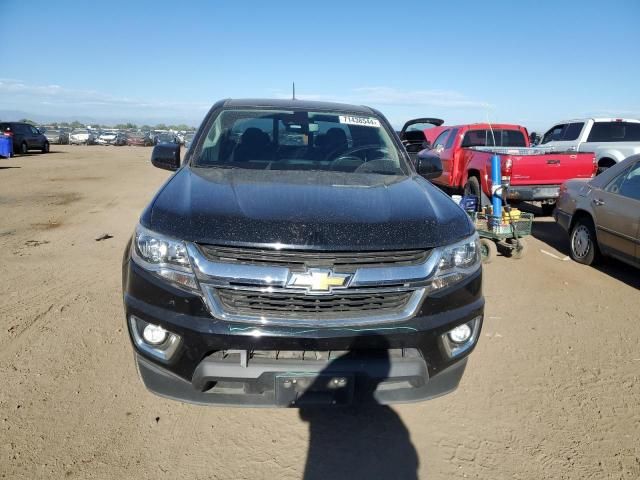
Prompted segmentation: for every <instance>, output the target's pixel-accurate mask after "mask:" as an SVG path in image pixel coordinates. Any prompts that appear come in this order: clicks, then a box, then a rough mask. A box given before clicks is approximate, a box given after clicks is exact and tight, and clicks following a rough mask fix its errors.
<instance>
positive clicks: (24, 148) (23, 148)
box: [20, 142, 29, 155]
mask: <svg viewBox="0 0 640 480" xmlns="http://www.w3.org/2000/svg"><path fill="white" fill-rule="evenodd" d="M28 151H29V148H28V147H27V144H26V142H22V143H21V144H20V155H26V154H27V152H28Z"/></svg>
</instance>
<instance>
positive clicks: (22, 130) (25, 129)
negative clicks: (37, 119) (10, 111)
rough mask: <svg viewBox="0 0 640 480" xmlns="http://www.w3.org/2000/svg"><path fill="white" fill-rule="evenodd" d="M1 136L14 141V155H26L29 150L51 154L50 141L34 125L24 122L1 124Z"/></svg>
mask: <svg viewBox="0 0 640 480" xmlns="http://www.w3.org/2000/svg"><path fill="white" fill-rule="evenodd" d="M0 135H7V136H9V137H11V138H12V139H13V151H14V153H21V154H22V155H24V154H26V153H27V152H28V151H29V150H40V151H41V152H42V153H49V140H47V137H45V136H44V134H43V133H42V132H40V130H38V129H37V128H36V127H34V126H33V125H30V124H28V123H22V122H0Z"/></svg>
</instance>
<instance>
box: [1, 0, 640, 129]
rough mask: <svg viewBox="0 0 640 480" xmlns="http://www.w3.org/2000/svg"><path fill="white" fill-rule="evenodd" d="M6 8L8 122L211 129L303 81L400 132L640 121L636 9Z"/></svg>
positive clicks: (464, 4)
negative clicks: (421, 125)
mask: <svg viewBox="0 0 640 480" xmlns="http://www.w3.org/2000/svg"><path fill="white" fill-rule="evenodd" d="M0 14H1V16H2V19H3V20H2V35H1V38H2V39H3V41H2V44H3V48H2V54H1V55H0V61H1V62H2V63H1V65H2V66H1V67H0V117H4V116H6V114H7V113H6V112H17V111H20V112H26V113H29V114H32V115H37V116H40V117H46V118H60V119H68V118H92V119H95V120H98V121H101V122H109V121H124V120H132V121H135V122H149V121H154V122H156V123H157V122H160V121H163V122H170V123H173V122H178V121H180V122H182V121H186V122H188V123H190V124H193V125H197V124H198V123H199V122H200V120H201V119H202V117H203V115H204V114H205V113H206V111H207V109H208V108H209V107H210V105H211V104H212V103H213V102H215V101H216V100H218V99H220V98H226V97H289V96H290V91H291V82H292V81H294V80H295V82H296V86H297V92H298V97H301V98H310V99H322V100H335V101H344V102H353V103H359V104H362V103H364V104H368V105H371V106H374V107H377V108H379V109H380V110H382V112H383V113H385V115H387V117H388V118H389V119H390V120H391V121H392V123H394V124H395V125H401V124H402V123H403V121H404V120H406V119H409V118H412V117H416V116H436V117H440V118H444V119H445V120H446V121H447V123H463V122H474V121H484V120H486V119H487V117H489V119H490V120H491V121H494V122H509V123H521V124H524V125H526V126H527V127H529V128H530V129H534V130H541V129H544V128H546V127H549V126H550V124H551V123H552V122H554V121H557V120H560V119H563V118H570V117H577V116H586V115H607V116H631V117H640V93H639V89H638V82H639V80H638V79H639V78H640V48H639V47H638V35H637V31H638V25H639V24H640V2H639V1H636V0H627V1H625V0H608V1H606V2H605V1H602V0H600V1H589V0H582V1H573V0H570V1H567V0H564V1H558V0H555V1H551V0H549V1H539V2H534V1H524V0H517V1H516V0H511V1H491V0H485V1H465V0H459V1H456V2H444V1H427V0H416V1H410V0H405V1H403V2H388V1H387V2H374V1H350V2H347V1H345V0H342V1H332V0H315V1H271V2H267V1H245V2H237V1H227V2H223V1H207V2H205V1H202V2H175V1H172V2H163V1H153V2H151V1H136V2H133V1H131V2H129V1H119V0H108V1H102V2H88V1H82V2H80V1H78V2H76V1H62V2H52V1H50V0H47V1H38V0H31V1H24V0H0ZM7 47H8V48H7ZM3 112H4V113H3Z"/></svg>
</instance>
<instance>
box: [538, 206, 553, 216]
mask: <svg viewBox="0 0 640 480" xmlns="http://www.w3.org/2000/svg"><path fill="white" fill-rule="evenodd" d="M540 208H541V209H542V215H544V216H545V217H550V216H551V215H553V211H554V210H555V209H556V204H555V203H543V204H542V205H541V206H540Z"/></svg>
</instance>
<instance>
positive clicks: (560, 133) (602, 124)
mask: <svg viewBox="0 0 640 480" xmlns="http://www.w3.org/2000/svg"><path fill="white" fill-rule="evenodd" d="M540 146H542V147H552V148H554V149H559V150H562V151H573V152H593V153H594V154H595V156H596V162H597V163H598V172H599V173H602V172H603V171H604V170H606V169H607V168H609V167H612V166H613V165H615V164H616V163H617V162H620V161H622V160H624V159H625V158H627V157H630V156H631V155H635V154H637V153H640V120H637V119H634V118H581V119H576V120H567V121H565V122H560V123H558V124H556V125H554V126H553V127H552V128H551V129H549V130H548V131H547V132H546V133H545V134H544V136H543V137H542V140H541V142H540Z"/></svg>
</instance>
